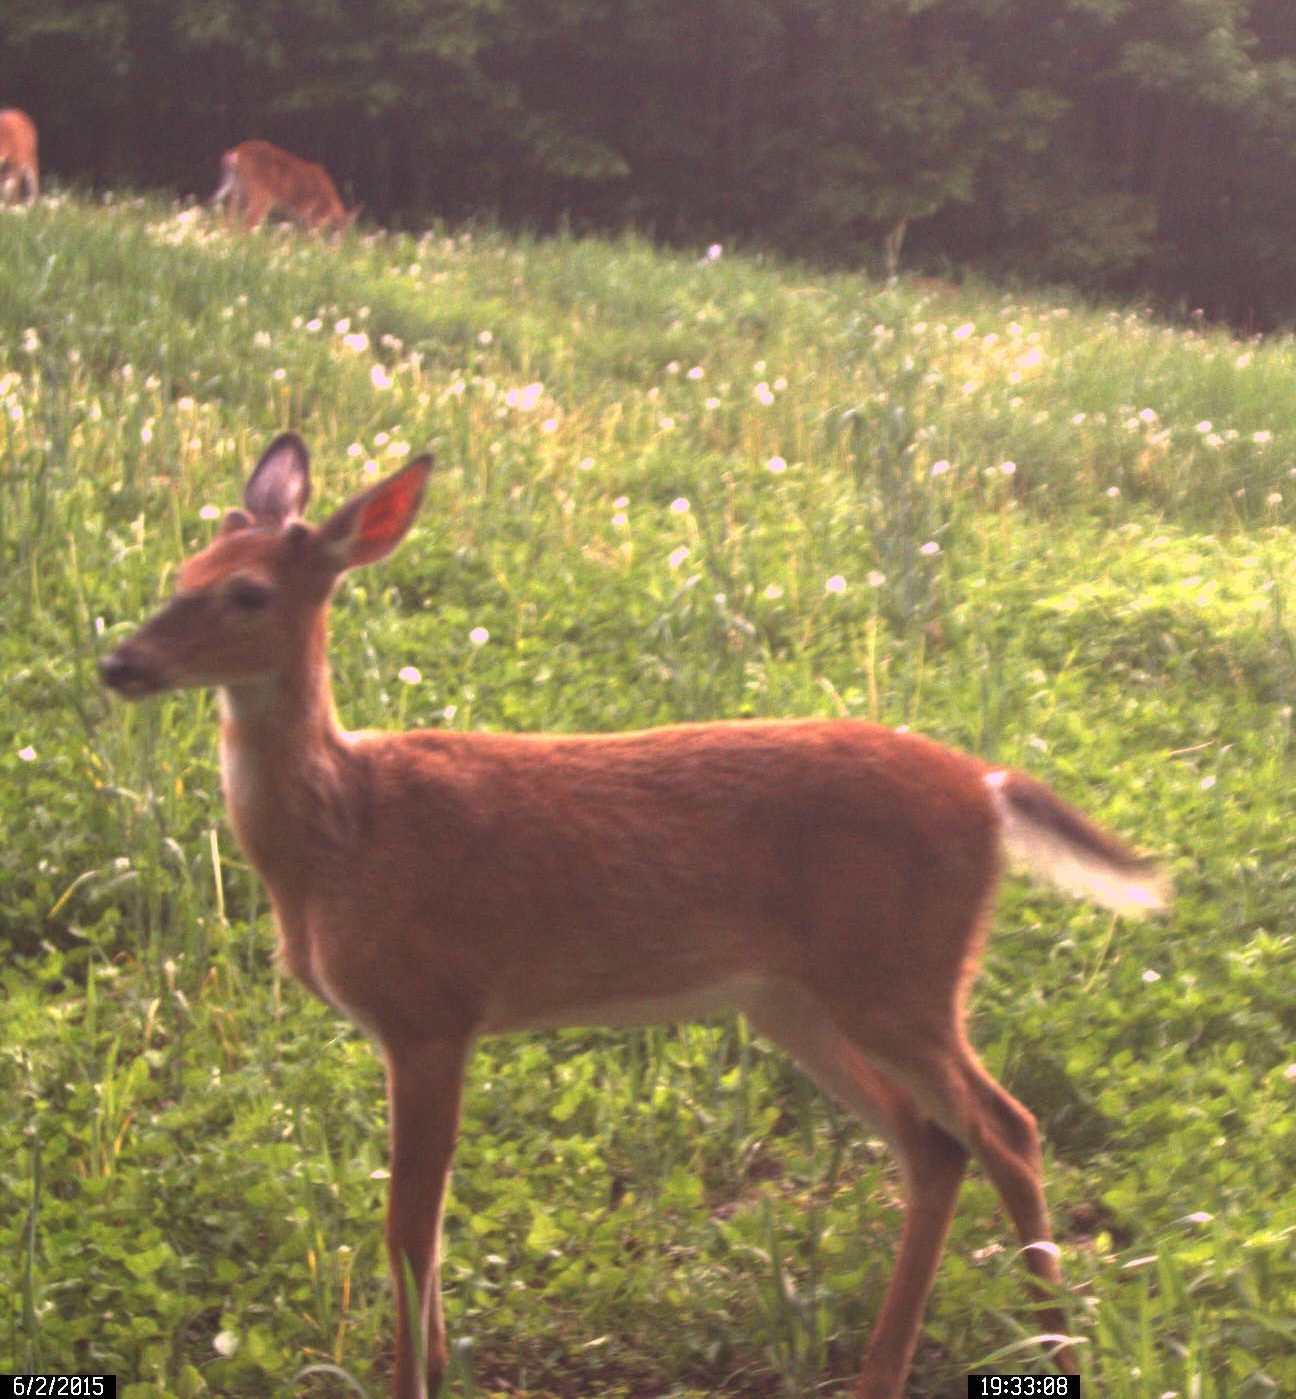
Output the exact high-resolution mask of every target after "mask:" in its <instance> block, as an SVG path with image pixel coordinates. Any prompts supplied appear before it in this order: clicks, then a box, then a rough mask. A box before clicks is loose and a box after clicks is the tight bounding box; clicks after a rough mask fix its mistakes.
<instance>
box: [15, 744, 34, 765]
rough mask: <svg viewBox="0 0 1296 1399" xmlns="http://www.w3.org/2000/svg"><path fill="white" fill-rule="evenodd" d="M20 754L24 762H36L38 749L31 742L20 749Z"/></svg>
mask: <svg viewBox="0 0 1296 1399" xmlns="http://www.w3.org/2000/svg"><path fill="white" fill-rule="evenodd" d="M18 756H19V757H20V758H21V759H22V761H23V762H24V763H34V762H35V761H36V750H35V749H34V748H33V747H32V746H31V744H28V745H27V747H26V748H20V749H19V750H18Z"/></svg>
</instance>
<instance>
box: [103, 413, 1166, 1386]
mask: <svg viewBox="0 0 1296 1399" xmlns="http://www.w3.org/2000/svg"><path fill="white" fill-rule="evenodd" d="M430 468H431V460H430V458H428V457H420V458H418V459H417V460H416V461H412V462H411V463H410V464H409V465H407V466H406V467H405V468H404V469H403V470H401V471H399V472H397V473H396V474H395V475H393V476H391V477H389V478H388V479H386V480H384V481H382V482H380V483H378V484H376V485H374V486H372V487H370V488H369V489H367V490H365V491H363V492H362V493H361V494H359V495H357V496H355V497H354V498H353V499H352V500H351V501H350V502H349V503H348V504H345V505H343V506H342V507H341V508H340V509H338V510H337V511H336V512H335V513H334V514H333V515H332V516H330V517H329V519H327V520H326V521H325V523H324V524H323V525H321V526H319V527H318V528H313V527H311V526H309V525H307V524H306V523H305V522H304V521H303V519H302V514H303V511H304V510H305V507H306V503H307V498H308V496H309V494H310V477H309V473H308V462H307V455H306V450H305V448H304V446H303V445H302V443H301V440H300V439H299V438H298V437H296V436H295V435H293V434H285V435H283V436H281V437H279V438H277V439H276V440H275V442H274V443H273V444H272V445H271V446H270V448H269V450H268V451H267V452H266V453H265V455H264V456H263V457H262V459H261V461H260V463H259V464H258V466H257V467H256V470H255V471H254V472H253V473H252V476H251V478H250V480H249V481H248V483H247V485H246V488H245V490H244V493H243V506H242V508H241V509H234V510H231V511H230V512H229V513H228V515H227V516H226V518H225V521H224V524H223V526H222V527H221V529H220V532H219V534H218V536H217V538H216V539H215V541H214V542H213V543H212V544H211V545H210V546H208V547H207V548H205V549H204V550H202V551H201V552H200V553H198V554H196V555H195V556H194V557H192V558H190V559H189V560H188V561H187V562H185V563H184V565H183V566H182V568H181V569H180V573H179V578H178V587H177V589H176V592H175V596H174V597H173V598H172V600H171V601H170V602H168V603H167V604H166V605H165V606H164V607H163V608H162V610H161V611H160V612H159V613H158V614H157V615H156V616H155V617H154V618H153V619H152V620H151V621H149V622H148V623H146V624H145V625H144V626H143V627H142V628H141V629H140V630H139V631H138V632H137V633H136V634H135V635H134V636H132V637H131V638H130V639H129V640H127V641H125V642H123V643H122V644H121V645H120V646H118V647H117V649H116V650H114V651H113V652H112V653H111V654H110V655H108V656H106V657H105V658H104V660H103V661H102V663H101V670H102V675H103V680H104V683H105V684H106V685H108V686H109V687H110V688H111V689H113V690H115V691H116V692H117V693H118V694H120V695H122V696H124V697H125V698H128V699H138V698H141V697H143V696H146V695H152V694H156V693H158V692H160V691H164V690H170V689H176V688H181V687H188V686H207V685H214V686H218V687H219V688H220V695H221V767H222V774H223V785H224V791H225V799H226V802H227V804H228V808H229V816H230V820H231V822H232V824H233V827H234V830H235V833H236V834H237V836H238V839H239V842H240V843H241V845H242V847H243V849H244V850H245V851H246V853H247V855H248V857H249V858H250V859H251V861H252V863H253V864H254V865H255V867H256V868H257V870H258V871H259V872H260V875H261V877H262V878H263V879H264V881H265V883H266V885H267V887H268V889H269V892H270V898H271V902H272V904H273V908H274V914H275V920H276V923H277V927H278V932H279V946H280V953H281V955H282V957H283V960H284V962H285V963H286V965H287V966H288V968H289V969H290V970H291V972H292V973H293V974H294V975H295V976H296V977H297V978H298V979H299V980H300V981H301V982H302V983H303V984H304V985H305V986H306V987H307V989H308V990H310V991H312V992H313V993H314V994H315V995H317V996H319V997H320V998H321V999H323V1000H324V1001H326V1002H328V1003H329V1004H330V1005H332V1006H334V1007H335V1008H336V1009H337V1010H338V1011H340V1012H341V1013H343V1014H345V1015H347V1016H349V1017H350V1018H351V1019H352V1020H354V1021H355V1022H356V1023H357V1024H358V1025H360V1026H362V1027H363V1028H364V1029H365V1030H366V1031H368V1032H369V1034H370V1035H372V1037H373V1038H374V1039H375V1040H376V1041H377V1042H378V1044H379V1046H380V1047H381V1050H382V1052H383V1055H384V1057H385V1060H386V1065H387V1081H388V1092H389V1099H390V1113H391V1184H390V1196H389V1202H388V1214H387V1246H388V1251H389V1256H390V1264H391V1270H392V1276H393V1279H394V1285H395V1290H396V1303H395V1311H396V1318H397V1338H396V1373H395V1379H394V1387H393V1394H394V1395H395V1396H396V1399H424V1396H425V1395H431V1394H434V1393H435V1392H436V1390H437V1388H438V1386H439V1385H440V1383H441V1380H442V1377H443V1375H444V1373H445V1362H446V1346H445V1333H444V1328H443V1324H442V1317H441V1300H440V1291H439V1288H440V1281H439V1278H440V1268H439V1250H440V1225H441V1213H442V1207H443V1202H444V1195H445V1189H446V1181H447V1176H448V1173H449V1170H450V1160H451V1154H452V1151H453V1148H454V1142H455V1136H456V1132H457V1128H458V1115H459V1102H460V1093H461V1083H462V1077H463V1073H464V1066H465V1061H466V1060H467V1058H468V1055H469V1052H470V1050H471V1047H472V1045H473V1042H474V1041H475V1040H476V1039H477V1038H478V1036H481V1035H488V1034H496V1033H500V1032H505V1031H515V1030H529V1029H536V1028H541V1027H552V1026H563V1025H589V1024H598V1025H621V1026H624V1025H641V1024H647V1023H659V1022H663V1021H673V1020H678V1019H682V1018H692V1017H694V1016H698V1015H709V1014H713V1013H718V1012H723V1011H741V1012H743V1013H744V1014H745V1015H746V1016H747V1017H748V1018H749V1020H750V1022H751V1024H752V1026H753V1028H754V1029H755V1030H757V1031H758V1032H760V1033H762V1034H764V1035H766V1036H768V1037H769V1038H770V1039H771V1040H773V1041H774V1042H775V1043H777V1044H779V1045H782V1046H783V1048H784V1049H786V1050H787V1051H788V1053H789V1054H791V1055H792V1056H793V1058H794V1059H796V1061H797V1062H798V1063H799V1064H800V1065H801V1066H802V1067H803V1068H804V1069H805V1070H806V1072H807V1073H808V1074H810V1076H811V1077H812V1078H813V1079H815V1080H816V1081H817V1082H818V1083H819V1084H820V1085H821V1086H822V1087H823V1088H824V1089H825V1090H826V1091H827V1092H828V1093H831V1094H832V1095H833V1096H835V1097H836V1098H838V1099H839V1100H840V1101H841V1102H842V1103H843V1104H844V1105H845V1106H846V1107H848V1108H849V1109H851V1110H852V1111H853V1112H855V1113H856V1114H857V1115H858V1116H859V1117H860V1118H861V1119H862V1120H863V1121H864V1122H866V1123H867V1124H868V1126H869V1129H870V1130H871V1131H874V1132H877V1133H879V1134H880V1135H881V1136H882V1137H884V1138H885V1139H886V1140H887V1142H888V1143H889V1144H890V1145H891V1147H892V1148H893V1149H894V1151H895V1154H896V1156H897V1158H898V1160H899V1163H900V1168H901V1171H902V1172H903V1176H904V1182H905V1186H906V1192H907V1197H908V1198H907V1208H906V1213H905V1219H904V1226H903V1230H902V1235H901V1240H900V1246H899V1252H898V1257H897V1260H896V1262H895V1265H894V1268H893V1271H892V1274H891V1279H890V1283H889V1284H888V1288H887V1292H886V1296H885V1299H884V1301H883V1305H882V1309H881V1314H880V1317H879V1319H878V1321H877V1323H876V1326H875V1328H874V1331H873V1335H872V1338H871V1340H870V1343H869V1346H868V1349H867V1352H866V1354H865V1357H864V1361H863V1368H862V1372H861V1374H860V1378H859V1383H858V1389H857V1393H858V1394H859V1395H860V1396H861V1399H900V1396H901V1394H902V1391H903V1387H904V1382H905V1377H906V1375H907V1373H908V1370H909V1366H910V1363H911V1361H912V1358H913V1353H914V1347H915V1344H916V1342H917V1339H918V1333H919V1328H920V1326H921V1322H922V1314H923V1309H924V1306H925V1303H926V1299H927V1295H928V1292H929V1290H930V1287H931V1284H932V1278H933V1274H934V1273H935V1270H936V1266H937V1262H938V1259H939V1257H940V1253H941V1250H942V1248H943V1245H944V1241H945V1236H946V1232H947V1229H948V1227H949V1223H950V1219H951V1216H952V1213H953V1210H954V1205H955V1197H956V1195H957V1192H958V1187H959V1181H960V1179H961V1177H962V1175H963V1171H964V1166H965V1164H966V1162H967V1160H968V1158H969V1157H973V1158H975V1159H976V1160H977V1161H978V1162H979V1163H980V1165H981V1167H982V1168H983V1170H984V1171H985V1172H986V1174H987V1176H988V1177H989V1178H990V1180H991V1181H992V1182H993V1184H994V1186H995V1188H996V1190H997V1191H998V1193H999V1195H1000V1197H1001V1199H1002V1200H1003V1203H1004V1206H1005V1208H1006V1209H1007V1211H1008V1215H1009V1217H1010V1218H1011V1220H1012V1222H1013V1225H1014V1227H1015V1229H1016V1233H1017V1237H1018V1239H1019V1241H1020V1244H1021V1249H1022V1254H1023V1257H1024V1259H1025V1262H1026V1265H1027V1267H1028V1269H1029V1270H1030V1273H1031V1274H1032V1276H1033V1280H1034V1292H1035V1294H1036V1295H1035V1297H1034V1298H1033V1302H1034V1304H1035V1306H1036V1308H1037V1310H1036V1313H1035V1315H1036V1323H1037V1329H1038V1330H1039V1331H1040V1332H1042V1333H1044V1334H1042V1335H1041V1336H1039V1340H1040V1343H1041V1344H1042V1345H1043V1346H1045V1347H1046V1348H1047V1349H1048V1350H1050V1351H1051V1353H1052V1359H1053V1362H1054V1363H1055V1364H1056V1365H1057V1366H1058V1367H1059V1368H1060V1369H1062V1370H1064V1371H1075V1370H1076V1359H1075V1353H1074V1350H1073V1349H1072V1347H1071V1345H1070V1342H1069V1339H1068V1338H1067V1336H1066V1335H1065V1329H1066V1326H1065V1320H1066V1318H1065V1312H1064V1309H1063V1306H1062V1295H1061V1294H1062V1281H1061V1274H1060V1271H1059V1268H1058V1250H1057V1248H1056V1247H1055V1245H1054V1243H1053V1241H1052V1234H1051V1233H1050V1230H1049V1222H1048V1217H1047V1213H1046V1210H1045V1202H1044V1191H1043V1187H1042V1183H1041V1159H1040V1148H1039V1142H1038V1138H1037V1135H1036V1130H1035V1123H1034V1120H1033V1118H1032V1117H1031V1115H1030V1114H1029V1113H1028V1112H1027V1111H1026V1109H1025V1108H1023V1107H1022V1106H1021V1105H1020V1104H1019V1103H1017V1102H1016V1101H1015V1100H1014V1099H1013V1098H1012V1097H1010V1096H1009V1095H1008V1094H1007V1093H1006V1092H1005V1091H1004V1090H1003V1089H1002V1088H1001V1087H1000V1086H999V1085H998V1084H997V1083H996V1082H995V1081H994V1080H993V1079H992V1078H991V1077H990V1076H989V1074H988V1073H987V1072H986V1071H985V1069H984V1068H983V1067H982V1066H981V1064H980V1063H979V1062H978V1060H977V1057H976V1055H975V1054H974V1052H973V1050H972V1048H971V1046H970V1045H969V1043H968V1040H967V1038H966V1035H965V1032H964V1023H963V1022H964V995H965V992H966V990H967V986H968V983H969V981H970V979H971V977H972V974H973V971H974V969H975V966H976V962H977V958H978V954H979V951H980V948H981V944H982V940H983V934H984V931H985V926H986V921H987V918H988V916H989V913H990V905H991V900H992V897H993V894H994V891H995V886H996V883H997V881H998V878H999V873H1000V866H1001V863H1002V861H1003V859H1004V857H1005V855H1007V856H1011V857H1016V858H1020V859H1021V860H1022V861H1024V862H1025V863H1026V864H1028V865H1029V866H1031V867H1032V868H1033V869H1034V870H1035V871H1036V872H1038V873H1040V874H1042V875H1044V876H1045V877H1047V878H1048V879H1050V880H1052V881H1053V882H1054V883H1057V884H1059V885H1061V886H1063V887H1066V888H1069V889H1072V890H1074V891H1077V892H1082V893H1084V894H1087V895H1089V896H1091V897H1092V898H1094V899H1096V900H1097V901H1098V902H1100V903H1102V904H1104V905H1106V906H1107V907H1109V908H1112V909H1116V910H1119V911H1123V912H1132V913H1140V914H1141V913H1148V912H1153V911H1156V910H1158V909H1159V908H1161V907H1162V905H1163V901H1164V897H1165V882H1164V880H1163V877H1162V876H1161V874H1160V873H1159V871H1158V870H1157V869H1156V868H1155V867H1154V866H1152V865H1151V864H1149V863H1148V862H1147V861H1146V860H1144V859H1142V858H1140V857H1138V856H1136V855H1134V854H1133V853H1131V851H1130V850H1129V849H1128V848H1127V847H1125V846H1124V845H1123V844H1121V843H1120V842H1119V841H1118V840H1116V839H1115V838H1114V837H1112V836H1110V835H1108V834H1106V833H1105V832H1103V831H1101V830H1099V829H1098V828H1097V827H1095V826H1094V825H1092V824H1091V823H1090V822H1089V821H1088V820H1086V818H1084V817H1083V816H1081V815H1079V814H1078V813H1077V812H1076V811H1074V810H1073V809H1072V808H1071V807H1069V806H1066V805H1064V804H1063V803H1062V802H1061V801H1060V800H1059V799H1058V798H1057V797H1056V796H1054V795H1053V794H1052V793H1051V792H1050V791H1049V790H1048V788H1046V787H1044V786H1043V785H1042V784H1041V783H1039V782H1037V781H1035V780H1033V779H1032V778H1029V777H1027V776H1025V775H1024V774H1022V773H1020V772H1016V771H1013V770H1011V769H1006V768H998V767H992V766H990V765H988V764H986V763H983V762H981V761H979V760H978V759H976V758H974V757H970V756H968V755H966V754H963V753H959V752H956V751H954V750H952V749H949V748H945V747H942V746H941V745H939V744H937V743H934V742H932V741H930V740H928V739H925V738H921V737H919V736H917V735H915V734H910V733H904V732H896V731H893V730H891V729H887V728H882V727H879V726H877V725H875V724H871V723H867V722H864V721H860V720H849V719H845V720H800V721H787V722H780V721H750V722H733V723H723V722H722V723H706V724H683V725H679V726H676V727H669V728H660V729H650V730H646V731H643V732H637V733H625V734H614V735H585V736H565V735H563V736H560V735H553V734H504V733H502V734H490V733H451V732H445V731H441V730H428V731H423V732H410V733H383V732H364V733H348V732H346V731H345V730H344V729H342V728H341V727H340V726H339V724H338V720H337V717H336V715H335V712H334V708H333V700H332V695H331V692H330V687H329V673H328V661H327V652H328V636H327V622H326V618H327V612H328V605H329V598H330V595H331V594H332V592H333V589H334V586H335V584H336V583H337V581H338V579H339V577H340V576H341V574H342V573H343V572H345V571H346V570H347V569H350V568H354V567H356V566H357V565H360V564H369V563H374V562H376V561H377V560H379V559H382V558H383V557H385V556H386V555H387V554H389V553H390V552H391V551H392V550H393V549H395V548H396V546H397V544H399V543H400V541H401V539H402V538H403V536H404V535H405V533H406V531H407V530H408V529H409V527H410V525H411V522H412V521H413V519H414V516H415V513H416V511H417V510H418V508H419V503H420V500H421V497H422V495H423V490H424V484H425V481H426V479H427V476H428V473H429V470H430ZM410 1288H412V1289H413V1293H412V1295H411V1294H410V1292H409V1289H410ZM420 1355H421V1356H423V1357H424V1364H423V1365H422V1366H420V1365H419V1364H418V1363H417V1359H416V1357H418V1356H420Z"/></svg>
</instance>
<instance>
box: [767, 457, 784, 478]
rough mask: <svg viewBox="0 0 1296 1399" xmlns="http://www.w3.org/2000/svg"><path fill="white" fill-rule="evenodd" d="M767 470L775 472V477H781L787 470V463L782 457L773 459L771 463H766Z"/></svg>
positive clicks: (770, 460)
mask: <svg viewBox="0 0 1296 1399" xmlns="http://www.w3.org/2000/svg"><path fill="white" fill-rule="evenodd" d="M765 470H766V471H771V472H773V473H774V475H775V476H779V475H781V474H782V473H783V472H784V471H786V470H787V462H786V461H784V460H783V458H782V457H771V458H770V459H769V461H767V462H766V463H765Z"/></svg>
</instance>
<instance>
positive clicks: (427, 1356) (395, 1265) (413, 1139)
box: [387, 1038, 468, 1399]
mask: <svg viewBox="0 0 1296 1399" xmlns="http://www.w3.org/2000/svg"><path fill="white" fill-rule="evenodd" d="M467 1049H468V1046H467V1044H466V1043H465V1042H463V1041H461V1040H458V1039H454V1038H450V1039H446V1040H435V1041H429V1042H427V1043H423V1044H416V1045H402V1046H399V1047H391V1046H389V1047H388V1048H387V1092H388V1099H389V1107H390V1113H391V1185H390V1190H389V1194H388V1201H387V1252H388V1255H389V1259H390V1263H391V1271H392V1281H393V1284H394V1296H395V1305H396V1375H395V1379H394V1381H393V1385H392V1394H393V1396H394V1399H431V1396H433V1395H435V1394H436V1393H437V1391H438V1389H439V1388H440V1386H441V1381H442V1379H443V1378H444V1375H445V1365H446V1346H445V1324H444V1322H443V1320H442V1316H441V1214H442V1210H443V1208H444V1205H445V1194H446V1189H447V1186H448V1184H449V1178H450V1162H451V1158H452V1156H453V1154H454V1145H455V1136H456V1133H457V1130H458V1122H459V1103H460V1098H461V1096H462V1090H463V1073H464V1066H465V1061H466V1058H467Z"/></svg>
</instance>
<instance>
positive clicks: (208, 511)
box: [198, 505, 221, 520]
mask: <svg viewBox="0 0 1296 1399" xmlns="http://www.w3.org/2000/svg"><path fill="white" fill-rule="evenodd" d="M220 517H221V511H220V506H219V505H204V506H203V508H202V509H201V510H200V511H199V512H198V518H199V519H200V520H219V519H220Z"/></svg>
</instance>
